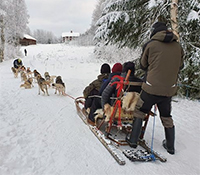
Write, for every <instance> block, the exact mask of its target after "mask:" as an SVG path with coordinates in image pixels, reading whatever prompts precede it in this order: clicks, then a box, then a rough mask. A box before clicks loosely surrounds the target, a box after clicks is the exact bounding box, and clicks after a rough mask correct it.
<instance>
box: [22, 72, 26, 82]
mask: <svg viewBox="0 0 200 175" xmlns="http://www.w3.org/2000/svg"><path fill="white" fill-rule="evenodd" d="M21 80H22V81H26V80H27V76H26V74H25V72H24V71H22V72H21Z"/></svg>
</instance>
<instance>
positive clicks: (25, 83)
mask: <svg viewBox="0 0 200 175" xmlns="http://www.w3.org/2000/svg"><path fill="white" fill-rule="evenodd" d="M32 83H33V78H28V80H26V81H25V82H24V84H21V85H20V87H24V88H25V89H31V87H33V84H32Z"/></svg>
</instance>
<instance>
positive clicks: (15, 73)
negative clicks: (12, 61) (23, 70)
mask: <svg viewBox="0 0 200 175" xmlns="http://www.w3.org/2000/svg"><path fill="white" fill-rule="evenodd" d="M11 70H12V72H13V74H14V77H15V78H17V77H18V74H19V72H20V70H19V69H16V68H14V67H11Z"/></svg>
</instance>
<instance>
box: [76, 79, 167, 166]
mask: <svg viewBox="0 0 200 175" xmlns="http://www.w3.org/2000/svg"><path fill="white" fill-rule="evenodd" d="M123 81H124V80H123ZM125 81H127V80H126V79H125ZM121 100H122V95H121V93H119V95H118V98H117V99H116V100H115V103H114V105H113V107H112V109H111V115H110V116H109V117H106V116H103V117H98V118H97V119H96V120H95V123H96V125H95V126H92V125H90V124H89V123H88V122H87V117H88V113H87V111H86V110H85V108H84V103H85V99H84V97H78V98H76V99H75V105H76V109H77V114H78V116H79V117H80V118H81V119H82V120H83V122H84V123H85V124H86V125H87V126H88V127H89V129H90V130H91V131H92V132H93V134H94V135H95V136H96V137H97V138H98V139H99V141H100V142H101V143H102V144H103V145H104V146H105V148H106V149H107V150H108V151H109V153H110V154H111V155H112V156H113V158H114V159H115V160H116V161H117V162H118V163H119V164H120V165H124V164H125V163H126V159H127V158H128V159H129V160H131V161H144V162H146V161H155V160H160V161H161V162H166V161H167V159H166V158H165V157H163V156H162V155H161V154H159V153H158V152H156V151H154V150H153V148H152V147H150V146H149V145H148V143H147V142H146V141H145V140H144V134H145V130H146V127H147V123H148V120H149V117H150V116H153V117H154V116H155V114H154V113H153V112H150V113H149V114H147V115H146V118H145V119H144V120H143V125H142V131H141V134H140V139H139V141H138V147H137V149H132V148H131V147H130V146H129V145H128V143H127V142H126V139H125V138H126V137H127V135H128V134H130V133H131V130H132V121H133V111H130V110H128V111H127V110H126V109H127V108H126V109H125V108H121V107H122V106H123V105H122V103H121Z"/></svg>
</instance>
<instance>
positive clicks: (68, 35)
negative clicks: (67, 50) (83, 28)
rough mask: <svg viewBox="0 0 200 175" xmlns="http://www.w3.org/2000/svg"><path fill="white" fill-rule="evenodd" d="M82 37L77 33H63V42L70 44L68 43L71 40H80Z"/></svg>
mask: <svg viewBox="0 0 200 175" xmlns="http://www.w3.org/2000/svg"><path fill="white" fill-rule="evenodd" d="M79 36H80V34H79V33H76V32H73V31H71V32H64V33H62V40H63V42H68V41H71V40H74V39H75V38H78V37H79Z"/></svg>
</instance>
